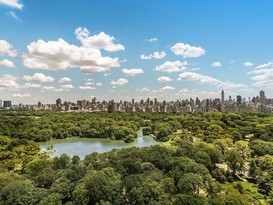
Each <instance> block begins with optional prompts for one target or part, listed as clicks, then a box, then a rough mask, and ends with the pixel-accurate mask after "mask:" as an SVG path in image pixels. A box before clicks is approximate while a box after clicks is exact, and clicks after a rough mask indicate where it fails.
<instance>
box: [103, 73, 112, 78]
mask: <svg viewBox="0 0 273 205" xmlns="http://www.w3.org/2000/svg"><path fill="white" fill-rule="evenodd" d="M109 75H111V73H104V74H103V76H104V77H107V76H109Z"/></svg>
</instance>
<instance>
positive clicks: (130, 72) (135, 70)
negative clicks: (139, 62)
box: [121, 68, 144, 76]
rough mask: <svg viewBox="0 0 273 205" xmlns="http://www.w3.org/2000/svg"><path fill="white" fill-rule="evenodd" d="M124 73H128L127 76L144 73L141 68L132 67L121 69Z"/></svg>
mask: <svg viewBox="0 0 273 205" xmlns="http://www.w3.org/2000/svg"><path fill="white" fill-rule="evenodd" d="M121 72H123V73H124V74H126V75H129V76H135V75H139V74H142V73H144V71H143V70H142V69H139V68H133V69H122V71H121Z"/></svg>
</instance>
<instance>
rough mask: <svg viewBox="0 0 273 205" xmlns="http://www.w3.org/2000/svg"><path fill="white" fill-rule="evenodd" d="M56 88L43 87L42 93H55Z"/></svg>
mask: <svg viewBox="0 0 273 205" xmlns="http://www.w3.org/2000/svg"><path fill="white" fill-rule="evenodd" d="M54 90H55V87H53V86H43V87H42V92H46V91H54Z"/></svg>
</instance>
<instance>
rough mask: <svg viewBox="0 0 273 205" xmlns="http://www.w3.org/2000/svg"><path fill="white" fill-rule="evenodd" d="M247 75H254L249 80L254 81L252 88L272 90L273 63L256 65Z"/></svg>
mask: <svg viewBox="0 0 273 205" xmlns="http://www.w3.org/2000/svg"><path fill="white" fill-rule="evenodd" d="M247 74H249V75H254V76H253V77H252V78H251V79H252V80H253V81H254V83H253V86H256V87H267V88H270V89H272V88H273V61H269V62H267V63H265V64H261V65H258V66H257V67H256V68H255V69H254V70H252V71H250V72H248V73H247Z"/></svg>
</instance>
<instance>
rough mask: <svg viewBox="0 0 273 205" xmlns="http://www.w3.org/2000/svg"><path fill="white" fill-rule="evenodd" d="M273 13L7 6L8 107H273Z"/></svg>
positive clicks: (18, 2) (213, 7) (0, 5)
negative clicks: (213, 101)
mask: <svg viewBox="0 0 273 205" xmlns="http://www.w3.org/2000/svg"><path fill="white" fill-rule="evenodd" d="M271 6H273V2H260V1H257V0H254V1H251V2H238V1H236V0H231V1H228V2H219V1H209V3H207V1H201V0H195V1H183V2H180V1H172V2H167V1H160V2H158V1H154V0H152V1H149V2H146V1H143V0H142V1H130V2H124V1H122V0H117V1H98V0H96V1H92V2H90V1H88V0H81V1H80V3H79V1H77V2H75V1H71V0H68V1H63V0H59V1H57V2H56V1H53V0H48V1H46V2H38V1H33V2H28V1H26V0H9V1H4V0H0V22H1V24H0V25H1V31H0V99H1V100H10V101H12V102H14V103H15V104H19V103H25V104H34V103H37V102H38V101H42V102H43V103H51V102H54V101H55V100H56V99H57V98H61V99H62V100H63V101H75V102H76V101H77V100H78V99H92V98H93V96H95V97H96V98H97V99H98V100H111V99H114V100H115V101H119V100H125V101H131V99H135V100H136V101H139V100H141V99H146V98H148V97H150V98H151V99H153V98H157V99H158V100H159V101H162V100H167V101H171V100H176V99H189V98H194V99H195V98H196V97H198V98H200V99H206V98H220V99H221V98H222V94H221V91H222V90H225V99H227V96H232V99H236V96H237V95H240V96H242V98H246V99H247V100H248V98H249V97H251V98H252V97H255V96H257V95H258V93H259V91H260V90H264V91H265V93H266V97H268V98H273V93H272V85H273V84H272V82H273V77H272V76H273V61H272V59H273V58H272V56H273V51H272V49H271V48H272V43H273V38H272V36H273V29H272V28H270V25H271V24H270V23H271V21H272V20H273V14H272V12H271V11H270V8H271ZM60 11H62V12H60ZM265 25H267V26H265Z"/></svg>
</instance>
